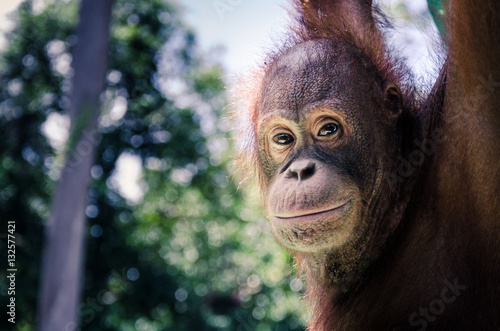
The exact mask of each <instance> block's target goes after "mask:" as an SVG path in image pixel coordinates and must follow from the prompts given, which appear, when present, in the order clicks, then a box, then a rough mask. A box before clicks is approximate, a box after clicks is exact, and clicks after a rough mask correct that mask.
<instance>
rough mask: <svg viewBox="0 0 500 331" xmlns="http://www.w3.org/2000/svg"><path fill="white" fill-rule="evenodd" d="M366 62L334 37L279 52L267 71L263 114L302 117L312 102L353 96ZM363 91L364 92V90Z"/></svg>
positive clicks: (333, 101) (337, 103) (335, 102)
mask: <svg viewBox="0 0 500 331" xmlns="http://www.w3.org/2000/svg"><path fill="white" fill-rule="evenodd" d="M363 70H364V68H363V65H362V64H361V62H360V61H359V60H356V59H355V57H353V56H352V55H351V52H350V51H349V49H348V47H346V46H344V45H335V44H333V43H332V42H331V41H327V40H317V41H308V42H305V43H302V44H298V45H296V46H294V47H292V48H291V49H290V50H288V51H287V52H286V53H284V54H283V55H281V56H279V57H278V58H277V59H276V60H275V61H274V63H273V64H272V65H271V67H270V69H269V71H268V72H267V73H266V75H265V77H264V80H263V84H262V90H261V95H260V102H259V104H258V112H259V117H260V118H261V119H262V118H263V117H267V116H266V115H278V116H282V117H285V118H289V119H291V120H295V121H298V120H299V119H300V116H303V115H304V111H307V110H308V109H311V106H312V105H316V104H317V105H325V104H329V105H331V104H333V105H334V106H338V107H340V108H342V103H344V102H348V100H353V91H354V90H357V91H358V93H363V92H362V91H359V89H360V86H356V85H359V83H360V82H359V81H358V82H357V80H361V78H362V77H363V74H362V71H363ZM361 95H363V94H361Z"/></svg>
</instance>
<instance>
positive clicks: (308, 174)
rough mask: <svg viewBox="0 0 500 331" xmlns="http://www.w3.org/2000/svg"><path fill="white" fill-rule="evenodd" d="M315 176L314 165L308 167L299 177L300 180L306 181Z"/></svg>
mask: <svg viewBox="0 0 500 331" xmlns="http://www.w3.org/2000/svg"><path fill="white" fill-rule="evenodd" d="M313 174H314V163H313V164H312V165H311V166H308V167H307V168H305V169H304V170H303V171H302V174H301V175H299V177H300V179H302V180H305V179H307V178H309V177H311V176H312V175H313Z"/></svg>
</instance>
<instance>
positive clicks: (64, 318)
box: [38, 0, 113, 331]
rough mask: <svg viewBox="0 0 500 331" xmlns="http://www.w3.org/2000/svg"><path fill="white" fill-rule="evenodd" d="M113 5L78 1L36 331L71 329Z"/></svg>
mask: <svg viewBox="0 0 500 331" xmlns="http://www.w3.org/2000/svg"><path fill="white" fill-rule="evenodd" d="M112 3H113V0H82V3H81V8H80V22H79V24H78V28H77V31H76V36H77V44H76V45H75V48H74V52H73V63H72V65H73V70H74V76H73V88H72V93H71V97H70V108H69V115H70V118H71V131H70V132H71V134H70V138H69V141H68V144H67V146H68V147H67V150H66V158H65V164H64V168H63V170H62V173H61V177H60V179H59V182H58V183H57V187H56V191H55V194H54V197H53V201H52V208H51V214H50V218H49V220H48V224H47V226H46V230H45V231H46V232H45V244H44V245H45V246H44V252H43V253H44V254H43V259H42V263H43V264H42V275H41V283H40V284H41V285H40V296H39V303H38V330H40V331H54V330H61V331H66V330H74V329H76V327H77V323H78V316H77V315H78V314H77V308H78V303H79V301H80V292H81V282H82V279H83V274H84V271H83V270H82V269H83V268H82V266H83V260H84V247H85V245H84V239H85V232H86V217H85V208H86V206H87V195H88V187H89V182H90V168H91V167H92V165H93V164H94V159H95V154H96V150H97V147H98V144H99V142H100V134H99V132H98V131H97V120H98V117H99V113H100V111H99V107H100V102H99V98H100V95H101V93H102V92H103V89H104V83H105V74H106V68H107V57H108V39H109V23H110V19H111V7H112Z"/></svg>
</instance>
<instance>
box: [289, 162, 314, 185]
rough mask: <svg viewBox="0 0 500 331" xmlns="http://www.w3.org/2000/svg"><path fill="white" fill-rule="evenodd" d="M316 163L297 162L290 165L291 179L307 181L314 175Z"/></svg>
mask: <svg viewBox="0 0 500 331" xmlns="http://www.w3.org/2000/svg"><path fill="white" fill-rule="evenodd" d="M315 167H316V165H315V163H314V162H312V161H309V160H300V161H295V162H293V163H292V164H291V165H290V169H289V174H288V177H289V178H296V179H298V180H306V179H308V178H309V177H311V176H312V175H313V174H314V171H315Z"/></svg>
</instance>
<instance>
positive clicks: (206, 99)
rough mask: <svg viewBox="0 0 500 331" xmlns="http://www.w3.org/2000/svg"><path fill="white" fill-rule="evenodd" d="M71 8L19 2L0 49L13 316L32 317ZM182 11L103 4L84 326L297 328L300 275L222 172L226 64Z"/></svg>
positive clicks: (164, 5) (27, 322) (0, 152)
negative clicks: (12, 236) (106, 27)
mask: <svg viewBox="0 0 500 331" xmlns="http://www.w3.org/2000/svg"><path fill="white" fill-rule="evenodd" d="M77 11H78V3H77V2H75V1H69V2H68V1H55V2H53V3H52V4H50V5H48V6H47V7H46V8H45V9H44V10H43V11H42V12H40V13H37V12H34V11H33V10H32V6H31V2H30V1H27V2H25V3H23V4H22V5H21V7H20V8H19V10H18V12H17V13H16V17H15V21H16V26H15V28H14V29H13V30H12V31H11V32H10V33H9V35H8V40H9V44H8V48H7V49H6V50H5V51H4V52H3V54H2V57H1V62H0V126H1V128H2V130H1V131H0V217H1V219H2V220H3V222H2V224H3V226H5V230H3V229H2V230H0V233H2V236H1V237H0V241H1V242H2V245H4V247H6V235H4V233H6V230H7V226H6V221H8V220H14V221H16V242H17V247H16V267H17V269H18V272H17V280H16V284H17V285H16V303H17V305H16V308H17V314H16V325H15V328H16V329H17V330H32V329H33V328H34V327H33V326H34V324H35V320H36V316H35V313H36V302H37V293H38V282H39V272H40V252H41V251H42V245H43V228H44V223H45V222H46V220H47V217H48V212H49V206H50V197H51V194H52V192H53V188H54V181H55V180H57V178H58V176H59V172H60V170H61V165H62V162H61V161H62V151H63V150H64V149H63V147H61V146H60V141H59V145H58V141H57V139H55V138H54V137H52V138H51V134H54V131H57V130H54V126H51V124H52V125H53V124H54V123H55V122H57V121H56V120H59V121H62V123H64V121H65V117H64V116H65V115H64V110H65V109H66V108H67V105H68V93H69V91H70V88H71V74H72V72H71V68H70V66H69V64H70V61H71V50H72V47H73V45H74V44H75V42H76V38H75V36H74V35H73V32H74V28H75V23H76V21H77V16H78V15H77ZM181 12H182V10H181V9H180V8H178V7H177V5H175V3H173V2H169V1H166V0H148V1H144V0H142V1H141V0H117V2H116V4H115V6H114V9H113V23H112V27H111V45H110V51H109V55H110V59H109V71H108V75H107V87H106V92H105V93H104V94H103V98H102V99H103V104H104V110H103V115H102V117H101V120H100V124H99V131H100V133H101V138H102V139H99V140H100V145H99V151H98V158H97V162H96V165H95V166H94V167H93V168H92V172H91V174H92V177H93V183H92V188H91V191H90V192H89V201H88V207H87V209H86V210H87V216H88V217H89V222H88V240H87V256H86V267H85V282H84V284H83V296H82V303H81V305H80V311H79V316H80V319H81V320H80V328H81V329H82V330H106V329H109V330H245V331H246V330H293V329H302V328H303V327H302V323H303V322H302V321H303V314H304V311H303V308H302V307H301V302H300V299H299V297H300V292H301V291H302V288H303V286H302V281H301V280H299V279H296V278H294V274H293V272H292V271H291V270H290V260H289V258H288V256H287V255H286V253H285V252H284V250H282V249H281V248H280V247H279V246H278V245H277V243H276V242H275V240H274V239H273V238H272V236H271V234H270V233H271V231H270V229H269V227H268V225H267V222H266V221H265V219H264V218H263V216H262V215H261V214H260V213H259V212H258V210H259V207H258V204H257V203H256V202H255V200H257V199H256V197H252V196H243V194H242V192H241V191H239V190H237V188H236V186H237V185H236V184H237V183H235V181H237V180H236V179H234V178H233V177H232V176H231V172H230V170H228V164H229V162H230V158H231V154H232V151H231V147H230V141H229V140H228V139H227V137H226V136H227V131H228V129H229V127H230V125H231V124H230V122H229V121H228V120H224V119H221V115H223V114H222V109H224V107H225V106H226V99H225V94H224V86H223V85H224V84H223V82H222V81H221V80H220V77H221V76H222V75H223V72H222V69H221V67H220V65H219V64H218V62H217V58H216V54H205V55H203V56H202V55H201V52H200V50H199V49H198V48H197V46H196V38H195V35H194V33H193V32H192V31H191V30H190V29H189V28H187V27H186V26H185V24H184V23H183V22H182V19H181V15H180V13H181ZM125 109H126V112H125ZM59 131H61V130H59ZM61 132H64V130H62V131H61ZM55 133H57V132H55ZM90 134H93V133H90ZM56 136H57V135H56ZM49 138H50V139H49ZM125 159H128V160H129V163H130V160H132V161H133V160H135V161H136V162H137V163H138V164H139V165H140V169H142V176H140V177H138V178H136V183H135V186H134V187H135V190H136V194H135V196H127V194H126V193H124V192H123V191H122V189H121V188H120V185H121V184H120V182H119V180H117V177H118V175H117V173H118V172H119V169H118V168H119V166H118V167H117V163H120V161H119V160H125ZM130 177H131V175H127V174H125V175H124V176H123V178H125V179H127V178H130ZM137 192H138V193H137ZM6 253H7V252H6V250H4V249H2V250H0V260H1V261H5V263H6V260H7V258H6ZM5 272H6V268H2V269H0V299H1V300H2V306H3V307H5V305H4V303H6V300H7V299H8V296H7V287H8V286H7V281H6V274H5ZM0 323H1V324H0V329H2V330H6V329H9V328H11V326H12V325H11V324H9V323H8V322H7V321H6V319H5V318H2V319H1V321H0Z"/></svg>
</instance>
